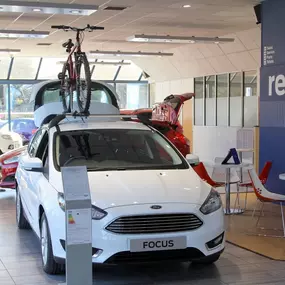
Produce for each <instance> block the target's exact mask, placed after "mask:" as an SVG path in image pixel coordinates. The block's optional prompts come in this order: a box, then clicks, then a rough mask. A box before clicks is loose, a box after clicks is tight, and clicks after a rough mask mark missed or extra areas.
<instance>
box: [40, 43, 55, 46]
mask: <svg viewBox="0 0 285 285" xmlns="http://www.w3.org/2000/svg"><path fill="white" fill-rule="evenodd" d="M51 45H52V43H38V44H37V46H51Z"/></svg>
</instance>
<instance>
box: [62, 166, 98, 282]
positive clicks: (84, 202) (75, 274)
mask: <svg viewBox="0 0 285 285" xmlns="http://www.w3.org/2000/svg"><path fill="white" fill-rule="evenodd" d="M61 173H62V183H63V189H64V198H65V219H66V222H65V224H66V242H65V251H66V283H65V284H66V285H79V284H80V285H92V283H93V276H92V218H91V207H92V206H91V205H92V204H91V195H90V189H89V183H88V175H87V168H86V167H85V166H74V167H62V168H61ZM61 284H62V283H61Z"/></svg>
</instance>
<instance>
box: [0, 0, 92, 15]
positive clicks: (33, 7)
mask: <svg viewBox="0 0 285 285" xmlns="http://www.w3.org/2000/svg"><path fill="white" fill-rule="evenodd" d="M43 1H47V0H43ZM72 2H74V1H72ZM0 6H1V7H2V10H1V11H3V12H9V13H10V12H15V13H30V12H31V11H33V12H37V13H42V14H50V15H51V14H61V15H78V14H80V15H82V16H89V15H91V14H93V13H94V12H96V11H97V10H98V6H97V5H83V4H66V3H51V2H50V1H47V2H42V1H40V2H39V1H33V0H31V1H23V0H22V1H19V0H13V1H11V0H0Z"/></svg>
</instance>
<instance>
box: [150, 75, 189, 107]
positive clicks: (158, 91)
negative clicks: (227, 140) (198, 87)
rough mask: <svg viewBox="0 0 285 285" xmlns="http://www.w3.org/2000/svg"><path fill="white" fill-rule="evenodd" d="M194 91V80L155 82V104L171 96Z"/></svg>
mask: <svg viewBox="0 0 285 285" xmlns="http://www.w3.org/2000/svg"><path fill="white" fill-rule="evenodd" d="M193 91H194V79H192V78H189V79H180V80H171V81H163V82H157V83H156V84H155V95H154V96H155V98H154V100H155V102H161V101H163V99H164V98H165V97H166V96H168V95H171V94H182V93H186V92H193Z"/></svg>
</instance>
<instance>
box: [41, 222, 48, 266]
mask: <svg viewBox="0 0 285 285" xmlns="http://www.w3.org/2000/svg"><path fill="white" fill-rule="evenodd" d="M41 248H42V259H43V263H44V265H45V264H46V263H47V255H48V233H47V224H46V221H45V220H43V223H42V229H41Z"/></svg>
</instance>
